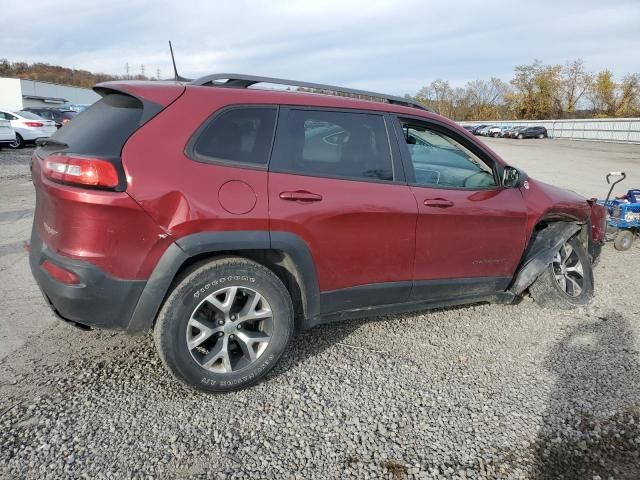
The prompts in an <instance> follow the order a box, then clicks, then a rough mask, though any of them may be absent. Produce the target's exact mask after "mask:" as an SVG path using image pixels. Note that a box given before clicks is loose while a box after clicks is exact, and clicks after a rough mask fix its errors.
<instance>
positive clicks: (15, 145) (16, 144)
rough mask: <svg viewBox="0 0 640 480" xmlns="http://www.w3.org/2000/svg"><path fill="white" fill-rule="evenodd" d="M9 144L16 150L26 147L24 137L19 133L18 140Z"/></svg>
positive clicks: (17, 134)
mask: <svg viewBox="0 0 640 480" xmlns="http://www.w3.org/2000/svg"><path fill="white" fill-rule="evenodd" d="M7 145H8V146H9V148H13V149H14V150H17V149H18V148H22V147H24V140H23V139H22V137H21V136H20V134H19V133H16V141H15V142H13V143H9V144H7Z"/></svg>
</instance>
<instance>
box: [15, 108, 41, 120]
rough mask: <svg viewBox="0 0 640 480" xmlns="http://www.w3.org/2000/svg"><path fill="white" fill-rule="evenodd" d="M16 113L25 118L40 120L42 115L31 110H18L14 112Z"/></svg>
mask: <svg viewBox="0 0 640 480" xmlns="http://www.w3.org/2000/svg"><path fill="white" fill-rule="evenodd" d="M16 113H17V114H18V115H20V116H21V117H22V118H27V119H29V120H42V118H43V117H41V116H39V115H36V114H35V113H32V112H27V111H26V110H20V111H19V112H16Z"/></svg>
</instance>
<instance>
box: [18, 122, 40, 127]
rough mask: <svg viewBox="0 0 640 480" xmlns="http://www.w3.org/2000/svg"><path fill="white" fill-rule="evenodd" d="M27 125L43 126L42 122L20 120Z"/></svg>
mask: <svg viewBox="0 0 640 480" xmlns="http://www.w3.org/2000/svg"><path fill="white" fill-rule="evenodd" d="M22 123H23V124H24V125H26V126H27V127H44V123H41V122H22Z"/></svg>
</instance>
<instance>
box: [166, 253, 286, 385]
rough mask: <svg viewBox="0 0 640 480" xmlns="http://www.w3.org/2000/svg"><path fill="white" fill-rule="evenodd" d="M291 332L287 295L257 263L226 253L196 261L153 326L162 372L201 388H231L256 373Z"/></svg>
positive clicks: (278, 353) (272, 359)
mask: <svg viewBox="0 0 640 480" xmlns="http://www.w3.org/2000/svg"><path fill="white" fill-rule="evenodd" d="M292 333H293V307H292V304H291V298H290V296H289V293H288V292H287V290H286V288H285V286H284V285H283V284H282V282H281V281H280V279H279V278H278V277H277V276H276V275H275V274H274V273H273V272H271V271H270V270H269V269H267V268H265V267H263V266H262V265H260V264H258V263H256V262H253V261H251V260H247V259H244V258H238V257H226V258H221V259H218V260H214V261H211V262H208V263H205V264H203V265H200V266H199V267H197V268H196V269H195V270H193V271H192V272H191V273H190V274H189V275H187V276H186V277H185V278H184V279H183V280H182V281H181V282H180V283H179V284H178V285H177V286H176V287H175V289H174V290H173V291H172V292H171V294H170V295H169V298H168V299H167V301H166V302H165V304H164V306H163V307H162V310H161V311H160V314H159V315H158V320H157V322H156V325H155V327H154V339H155V343H156V348H157V350H158V353H159V355H160V358H161V359H162V362H163V363H164V365H165V366H166V367H167V369H168V370H169V371H170V372H171V373H172V374H173V375H174V376H175V377H176V378H177V379H178V380H180V381H181V382H183V383H185V384H186V385H188V386H190V387H193V388H197V389H200V390H205V391H209V392H224V391H230V390H238V389H241V388H244V387H247V386H250V385H252V384H254V383H256V382H258V381H259V380H260V379H261V378H263V377H264V376H265V375H266V374H267V373H268V372H269V371H270V370H271V369H272V368H273V367H274V365H275V364H276V363H277V361H278V360H279V359H280V357H281V356H282V354H283V353H284V351H285V349H286V347H287V344H288V343H289V340H290V338H291V336H292Z"/></svg>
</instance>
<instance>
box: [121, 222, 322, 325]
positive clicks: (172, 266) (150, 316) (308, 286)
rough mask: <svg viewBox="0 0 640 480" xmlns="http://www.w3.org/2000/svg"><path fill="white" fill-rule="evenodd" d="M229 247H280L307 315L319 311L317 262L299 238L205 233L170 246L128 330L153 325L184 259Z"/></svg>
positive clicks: (261, 233)
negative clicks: (291, 265)
mask: <svg viewBox="0 0 640 480" xmlns="http://www.w3.org/2000/svg"><path fill="white" fill-rule="evenodd" d="M229 250H233V251H238V250H240V251H241V250H278V251H282V252H283V253H285V254H286V255H288V256H289V257H290V258H291V260H292V261H293V263H294V264H295V267H296V269H297V273H298V275H297V276H296V277H297V280H298V282H299V283H300V290H301V296H302V302H303V311H304V316H305V318H306V319H309V318H313V317H316V316H318V315H319V314H320V289H319V287H318V280H317V277H316V270H315V265H314V263H313V258H312V257H311V252H310V251H309V248H308V247H307V244H306V243H305V242H304V240H302V239H301V238H300V237H298V236H297V235H294V234H292V233H289V232H269V231H267V230H264V231H263V230H238V231H225V232H202V233H196V234H193V235H187V236H185V237H182V238H180V239H178V240H176V241H175V242H174V243H172V244H171V245H170V246H169V247H168V248H167V250H166V251H165V253H164V254H163V255H162V257H161V258H160V260H159V261H158V264H157V265H156V267H155V269H154V270H153V272H152V274H151V276H150V277H149V280H148V281H147V284H146V286H145V288H144V290H143V291H142V294H141V295H140V299H139V300H138V303H137V305H136V307H135V309H134V312H133V315H132V317H131V320H130V321H129V325H128V327H127V331H129V332H131V333H140V332H144V331H146V330H148V329H149V328H151V327H152V326H153V322H154V321H155V318H156V316H157V315H158V312H159V310H160V307H161V306H162V303H163V302H164V299H165V297H166V295H167V294H168V292H169V289H170V288H171V284H172V283H173V281H174V279H175V277H176V275H177V274H178V272H179V270H180V268H181V267H182V266H183V265H184V264H185V262H187V261H188V260H189V259H191V258H193V257H195V256H198V255H202V254H216V253H218V252H224V251H229Z"/></svg>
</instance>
